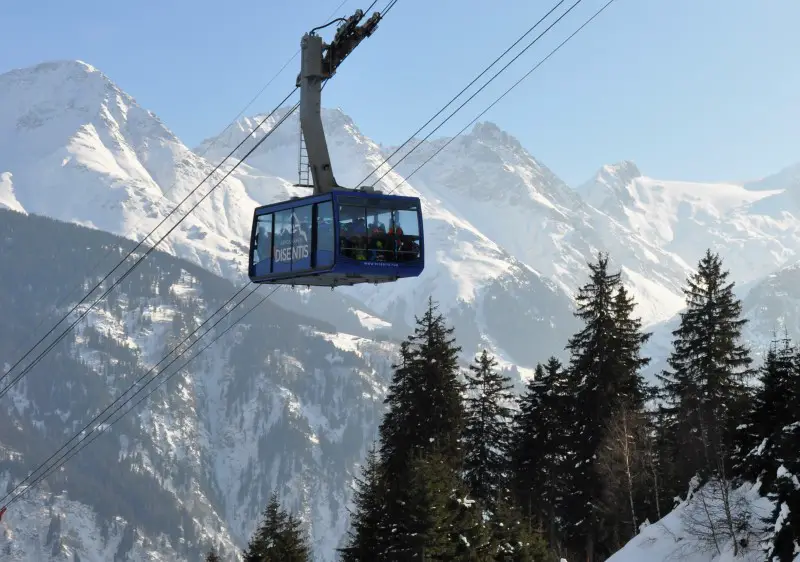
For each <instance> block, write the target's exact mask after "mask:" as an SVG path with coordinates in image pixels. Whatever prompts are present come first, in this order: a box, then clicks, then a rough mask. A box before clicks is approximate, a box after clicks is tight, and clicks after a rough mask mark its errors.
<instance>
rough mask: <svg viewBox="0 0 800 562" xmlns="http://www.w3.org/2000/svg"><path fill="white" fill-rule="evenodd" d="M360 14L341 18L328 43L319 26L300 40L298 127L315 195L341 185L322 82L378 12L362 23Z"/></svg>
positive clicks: (372, 24)
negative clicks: (333, 164) (324, 114)
mask: <svg viewBox="0 0 800 562" xmlns="http://www.w3.org/2000/svg"><path fill="white" fill-rule="evenodd" d="M363 17H364V12H363V11H361V10H356V12H355V14H353V15H352V16H350V17H349V18H347V19H346V20H343V21H344V23H342V25H340V26H339V28H338V29H337V30H336V35H335V36H334V38H333V41H331V43H330V44H326V43H323V41H322V37H320V36H319V35H317V34H316V33H315V31H316V29H321V28H315V29H312V30H311V31H310V32H309V33H306V34H305V35H304V36H303V39H302V41H301V42H300V48H301V59H300V74H299V75H298V77H297V86H298V87H299V88H300V129H301V131H302V133H303V137H304V139H305V144H306V150H307V152H308V164H309V167H310V169H311V177H312V179H313V183H314V194H315V195H321V194H324V193H329V192H330V191H332V190H333V189H335V188H341V186H340V185H339V184H337V183H336V178H335V177H334V175H333V168H332V167H331V158H330V154H329V152H328V143H327V142H326V140H325V130H324V128H323V126H322V84H323V82H324V81H325V80H327V79H329V78H331V77H332V76H333V75H334V74H336V69H337V68H338V67H339V65H340V64H342V61H344V59H345V58H346V57H347V55H349V54H350V53H351V52H353V50H354V49H355V48H356V47H357V46H358V44H359V43H361V41H363V40H364V39H365V38H367V37H369V36H370V35H372V33H373V32H374V31H375V28H376V27H377V26H378V22H379V21H380V19H381V14H380V12H375V13H374V14H372V16H370V18H369V19H368V20H367V21H366V22H364V24H362V25H358V22H359V21H361V19H362V18H363ZM334 21H336V20H334ZM322 27H325V26H322Z"/></svg>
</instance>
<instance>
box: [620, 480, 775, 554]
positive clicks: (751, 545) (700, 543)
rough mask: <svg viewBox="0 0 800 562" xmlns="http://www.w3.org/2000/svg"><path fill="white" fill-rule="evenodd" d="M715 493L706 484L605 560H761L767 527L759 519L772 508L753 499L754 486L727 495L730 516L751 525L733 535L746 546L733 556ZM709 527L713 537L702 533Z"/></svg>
mask: <svg viewBox="0 0 800 562" xmlns="http://www.w3.org/2000/svg"><path fill="white" fill-rule="evenodd" d="M720 491H721V490H720V488H719V484H717V483H716V482H711V483H710V484H709V485H708V486H707V487H705V488H703V489H701V490H700V491H699V492H698V493H697V495H695V496H693V497H691V498H690V499H689V500H688V501H684V502H682V503H681V504H680V505H678V506H677V507H676V508H675V509H674V510H672V511H671V512H670V513H669V514H668V515H666V516H665V517H663V518H662V519H661V520H660V521H657V522H655V523H653V524H652V525H647V526H645V527H644V528H643V529H642V531H641V532H640V533H639V535H637V536H636V537H634V538H633V539H631V540H630V541H629V542H628V544H626V545H625V546H624V547H623V548H622V549H621V550H619V551H617V552H616V553H614V554H613V555H612V556H611V557H610V558H609V559H608V562H642V561H645V560H646V561H647V562H673V561H676V560H680V561H681V562H734V561H736V562H761V561H762V560H764V552H763V551H762V550H761V548H760V545H759V539H763V538H764V536H765V535H766V533H767V532H768V529H767V528H765V526H764V524H763V523H762V522H761V521H759V518H760V517H764V518H766V517H768V516H769V515H770V512H771V511H772V509H773V507H774V505H773V504H772V503H771V502H770V501H769V500H768V499H766V498H762V497H760V496H759V494H758V486H757V485H756V486H753V485H752V484H744V485H742V486H741V487H739V488H737V489H732V490H731V491H730V501H731V504H732V506H733V507H732V512H733V516H734V517H741V518H742V519H743V520H747V522H748V523H749V524H750V525H751V526H752V528H751V531H750V533H749V534H748V535H747V536H740V537H737V538H739V539H740V540H741V539H744V540H743V542H744V543H745V545H746V546H744V547H742V546H739V549H738V552H737V553H736V554H734V548H733V541H732V540H731V537H730V536H726V533H725V529H724V525H722V524H721V521H722V510H723V508H722V504H721V494H719V493H718V492H720ZM701 495H704V496H705V497H704V498H701ZM703 499H704V500H705V501H703ZM712 524H713V526H714V527H715V529H716V532H717V536H716V537H714V536H712V535H711V533H709V532H708V528H709V525H712Z"/></svg>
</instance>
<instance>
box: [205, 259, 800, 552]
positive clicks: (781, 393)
mask: <svg viewBox="0 0 800 562" xmlns="http://www.w3.org/2000/svg"><path fill="white" fill-rule="evenodd" d="M589 267H590V275H589V279H588V281H587V282H586V284H585V285H584V286H583V287H582V288H581V289H580V292H579V294H578V296H577V305H578V306H577V310H576V312H575V314H576V316H577V317H578V318H579V320H580V321H581V324H582V327H581V329H580V330H579V331H578V332H577V333H575V334H574V335H573V336H572V337H571V338H570V339H569V341H568V342H566V349H567V351H568V352H569V360H568V362H567V363H566V364H562V362H561V361H559V360H558V359H556V358H555V357H554V356H553V357H550V358H549V359H547V360H546V361H544V362H543V363H540V364H539V365H538V366H537V367H536V371H535V376H534V377H533V378H531V379H530V380H529V381H528V382H527V383H526V388H525V390H524V392H522V393H521V394H517V393H514V392H512V383H511V380H510V378H508V377H506V376H505V375H504V374H503V373H502V372H501V371H500V370H499V369H498V365H497V362H496V361H495V359H494V358H493V357H492V356H491V354H489V353H488V352H487V351H483V352H482V353H480V354H479V355H478V356H476V357H475V358H474V362H473V363H472V364H471V365H470V366H469V368H468V369H466V370H463V369H461V368H460V367H459V365H458V360H457V358H458V355H459V352H460V350H461V348H460V347H459V346H458V345H457V342H456V341H455V339H454V337H453V328H452V327H451V326H449V325H448V322H447V320H446V318H445V317H444V316H443V315H442V314H440V313H439V311H438V308H437V305H436V303H435V302H433V301H432V300H431V301H429V306H428V309H427V311H426V312H425V314H424V315H423V316H422V317H421V318H418V319H417V324H416V327H415V330H414V333H413V334H411V335H410V336H408V338H407V339H406V340H405V341H404V342H403V343H402V345H401V349H400V357H399V360H398V361H397V364H396V365H394V375H393V380H392V383H391V386H390V388H389V390H388V393H387V395H386V398H385V405H386V412H385V415H384V417H383V420H382V422H381V424H380V428H379V439H378V441H377V442H376V443H374V444H373V446H372V448H371V450H370V451H369V454H368V456H367V458H366V460H365V462H364V463H363V466H362V468H361V472H360V474H359V475H358V477H357V478H356V490H355V496H354V506H353V508H352V512H351V521H350V530H349V533H348V535H347V537H346V539H345V544H343V545H342V546H341V548H340V551H339V556H340V560H341V561H342V562H356V561H361V562H365V561H370V562H372V561H375V562H382V561H387V562H388V561H405V560H419V561H434V560H442V561H443V560H465V561H467V560H469V561H485V562H489V561H504V562H545V561H547V562H550V561H553V562H559V560H561V559H566V560H568V561H570V562H572V561H578V560H580V561H586V562H601V561H603V560H606V559H607V558H609V557H610V556H611V555H612V554H614V553H615V552H616V551H618V550H619V549H620V548H622V547H623V546H624V545H625V544H626V543H627V542H628V541H629V540H630V539H631V538H633V537H634V536H636V535H637V534H638V533H639V532H640V530H641V529H642V528H644V527H646V526H647V525H650V524H653V523H655V522H656V521H658V520H659V519H661V518H662V517H664V516H665V515H666V514H667V513H669V512H670V511H672V510H673V509H674V508H675V507H676V506H677V505H678V504H680V503H681V502H687V501H689V500H694V501H695V502H696V503H697V504H698V505H701V506H702V509H700V510H696V511H692V512H691V513H692V514H694V515H691V516H687V521H686V529H687V532H688V533H690V534H691V535H692V536H693V538H694V539H695V540H694V541H693V542H692V544H693V545H695V547H694V548H700V547H702V548H708V549H711V550H714V549H716V550H717V551H718V552H720V553H721V552H722V550H723V549H724V548H727V547H726V546H725V545H728V544H730V545H733V549H734V552H733V554H734V555H736V554H739V553H741V552H743V551H744V550H748V551H751V552H752V551H758V552H762V553H763V560H765V561H770V562H773V561H775V562H791V561H792V560H794V559H795V558H794V557H795V556H796V554H797V553H798V552H800V485H798V484H797V481H798V480H797V476H794V475H796V474H800V466H799V465H800V453H799V452H800V407H798V406H797V404H800V350H798V348H796V347H795V345H794V344H793V343H792V342H791V341H789V340H788V338H785V337H784V338H778V337H777V336H774V338H773V340H774V341H773V343H772V345H771V347H770V350H769V352H768V354H767V356H766V358H765V361H764V362H763V365H758V366H756V365H754V360H753V358H752V357H751V351H750V350H749V349H748V347H747V344H746V343H745V342H743V341H742V328H743V326H744V325H745V322H746V321H745V320H744V319H743V318H742V317H741V303H740V302H739V300H737V298H736V297H735V295H734V292H733V286H734V285H733V283H732V282H730V281H729V280H728V272H727V271H726V270H725V268H724V265H723V262H722V259H721V258H720V256H719V255H716V254H713V253H712V252H711V251H707V252H706V253H705V255H704V256H703V258H702V259H701V260H700V261H699V263H698V266H697V268H696V273H695V274H693V275H691V276H690V277H689V278H688V279H687V280H686V283H685V287H684V294H685V298H686V308H685V309H684V311H683V312H682V313H681V316H680V323H679V326H678V327H677V329H676V330H675V331H674V332H673V333H672V336H673V340H672V349H671V353H670V355H669V358H668V368H667V369H665V370H664V371H662V372H661V373H659V374H658V375H657V377H656V379H655V380H653V381H649V382H648V381H646V380H645V379H644V377H643V376H642V374H641V371H642V369H643V367H645V366H646V365H647V364H648V363H649V361H650V359H649V358H647V357H643V356H642V347H643V345H644V344H645V342H647V340H648V339H649V337H650V334H648V333H645V332H644V331H643V330H642V327H641V322H640V321H639V319H638V318H637V317H636V311H635V306H636V303H635V302H634V300H633V298H632V297H631V295H630V294H629V293H628V292H627V291H626V289H625V287H624V286H623V284H622V282H621V277H620V273H619V272H614V271H611V270H610V268H609V259H608V256H607V255H603V254H600V255H599V256H598V258H597V261H596V262H595V263H592V264H590V266H589ZM754 482H760V487H759V488H758V492H759V494H760V495H761V496H762V497H766V498H769V499H770V500H771V502H772V504H771V505H774V509H773V510H772V511H771V512H768V513H765V514H760V515H754V514H753V513H750V511H749V508H748V506H747V505H746V504H745V503H743V502H742V501H741V497H740V496H739V495H738V494H737V488H739V487H740V486H742V485H744V484H746V483H754ZM697 545H699V546H697ZM214 556H215V554H214V553H213V552H210V553H209V555H208V558H207V560H216V559H217V558H214ZM244 559H245V561H246V562H253V561H259V562H272V561H278V560H281V561H298V562H299V561H306V560H310V559H311V558H310V547H309V545H308V543H307V539H306V538H305V536H304V534H303V531H302V529H301V526H300V523H299V522H298V520H297V519H295V518H293V517H292V516H291V515H290V514H287V513H286V512H285V511H283V510H282V509H281V507H280V505H279V502H278V498H277V496H275V495H273V496H272V498H271V500H270V503H269V505H268V506H267V507H266V509H265V511H264V515H263V521H262V523H261V524H260V526H259V527H258V528H257V530H256V532H255V534H254V536H253V538H252V540H251V542H250V545H249V546H248V549H247V550H246V551H245V553H244Z"/></svg>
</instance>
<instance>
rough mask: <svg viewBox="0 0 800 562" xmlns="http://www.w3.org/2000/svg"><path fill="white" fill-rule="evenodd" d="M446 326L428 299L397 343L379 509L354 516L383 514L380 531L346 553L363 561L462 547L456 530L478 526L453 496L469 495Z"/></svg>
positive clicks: (383, 430) (384, 426) (453, 353)
mask: <svg viewBox="0 0 800 562" xmlns="http://www.w3.org/2000/svg"><path fill="white" fill-rule="evenodd" d="M452 333H453V328H450V327H448V326H447V325H446V324H445V319H444V317H443V316H442V315H441V314H440V313H438V311H437V307H436V305H435V304H434V302H433V300H432V299H431V300H429V303H428V310H427V311H426V312H425V314H424V315H423V316H422V318H418V319H417V325H416V327H415V330H414V334H412V335H411V336H409V337H408V338H407V339H406V341H405V342H403V344H402V345H401V349H400V361H399V362H398V364H397V365H395V366H394V368H395V373H394V377H393V379H392V383H391V385H390V387H389V391H388V393H387V396H386V399H385V403H386V404H387V411H386V414H385V415H384V419H383V421H382V422H381V424H380V428H379V429H380V446H379V455H378V456H379V459H380V462H379V470H378V472H379V473H380V474H385V475H386V477H385V478H377V477H376V478H377V479H378V480H382V482H383V483H382V485H381V486H380V487H379V494H380V498H381V500H382V502H383V506H384V513H383V514H382V515H381V516H380V517H378V516H377V515H376V516H375V517H376V518H375V519H370V517H371V516H370V515H369V514H368V513H366V511H365V509H364V508H363V507H359V508H358V509H357V510H356V513H355V514H354V516H353V518H354V521H356V522H362V521H371V523H370V525H372V524H376V525H377V523H374V522H375V521H376V520H378V521H381V522H382V523H381V524H380V527H381V529H382V531H381V532H380V533H376V534H374V535H372V539H371V540H372V542H369V543H367V542H366V541H365V542H363V543H361V542H359V541H351V543H350V544H349V545H348V547H350V548H351V550H350V551H349V552H351V553H352V552H360V553H361V555H362V556H366V557H367V558H366V559H369V560H380V559H381V558H380V557H381V556H383V557H388V558H389V559H392V560H394V559H396V558H397V557H398V556H400V557H402V556H405V555H409V556H410V555H415V556H416V555H419V552H420V551H421V550H426V551H427V554H426V555H427V556H432V554H431V553H432V552H438V551H442V552H454V550H452V549H456V550H458V549H461V548H463V539H462V538H461V537H463V536H465V535H469V534H476V533H479V531H480V529H479V526H478V528H474V525H473V522H471V521H470V517H471V515H470V514H471V513H472V511H469V510H466V511H465V510H464V509H461V508H458V505H459V504H458V503H457V502H456V503H453V502H454V501H455V498H464V497H467V496H468V494H467V492H466V491H465V490H464V489H463V488H464V486H463V483H462V480H461V470H462V464H463V458H462V450H461V443H460V441H461V433H462V427H463V423H464V404H463V402H462V397H461V392H462V390H463V385H462V384H461V383H460V381H459V378H458V376H459V369H458V353H459V351H460V348H459V347H458V346H457V345H456V344H455V340H454V339H453V337H452ZM376 501H378V500H376ZM473 511H475V510H473ZM431 518H432V519H431ZM384 531H385V532H384ZM357 533H358V530H356V534H357ZM451 542H452V543H453V544H450V543H451ZM478 542H480V541H478ZM445 543H447V544H445ZM456 543H458V544H456ZM367 544H368V546H367ZM358 548H361V550H360V551H357V550H353V549H358ZM344 555H345V556H348V554H347V552H345V554H344Z"/></svg>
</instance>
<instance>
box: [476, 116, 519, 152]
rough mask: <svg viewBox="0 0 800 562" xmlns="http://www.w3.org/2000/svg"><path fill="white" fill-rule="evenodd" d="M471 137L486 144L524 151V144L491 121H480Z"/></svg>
mask: <svg viewBox="0 0 800 562" xmlns="http://www.w3.org/2000/svg"><path fill="white" fill-rule="evenodd" d="M470 135H471V136H472V137H474V138H476V139H478V140H480V141H483V142H485V143H486V144H492V145H500V146H506V147H508V148H512V149H514V150H523V148H522V143H520V142H519V140H517V138H516V137H514V136H513V135H510V134H509V133H507V132H506V131H504V130H502V129H501V128H500V127H498V126H497V125H496V124H495V123H492V122H491V121H478V122H477V123H475V126H474V127H473V128H472V132H471V133H470Z"/></svg>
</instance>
